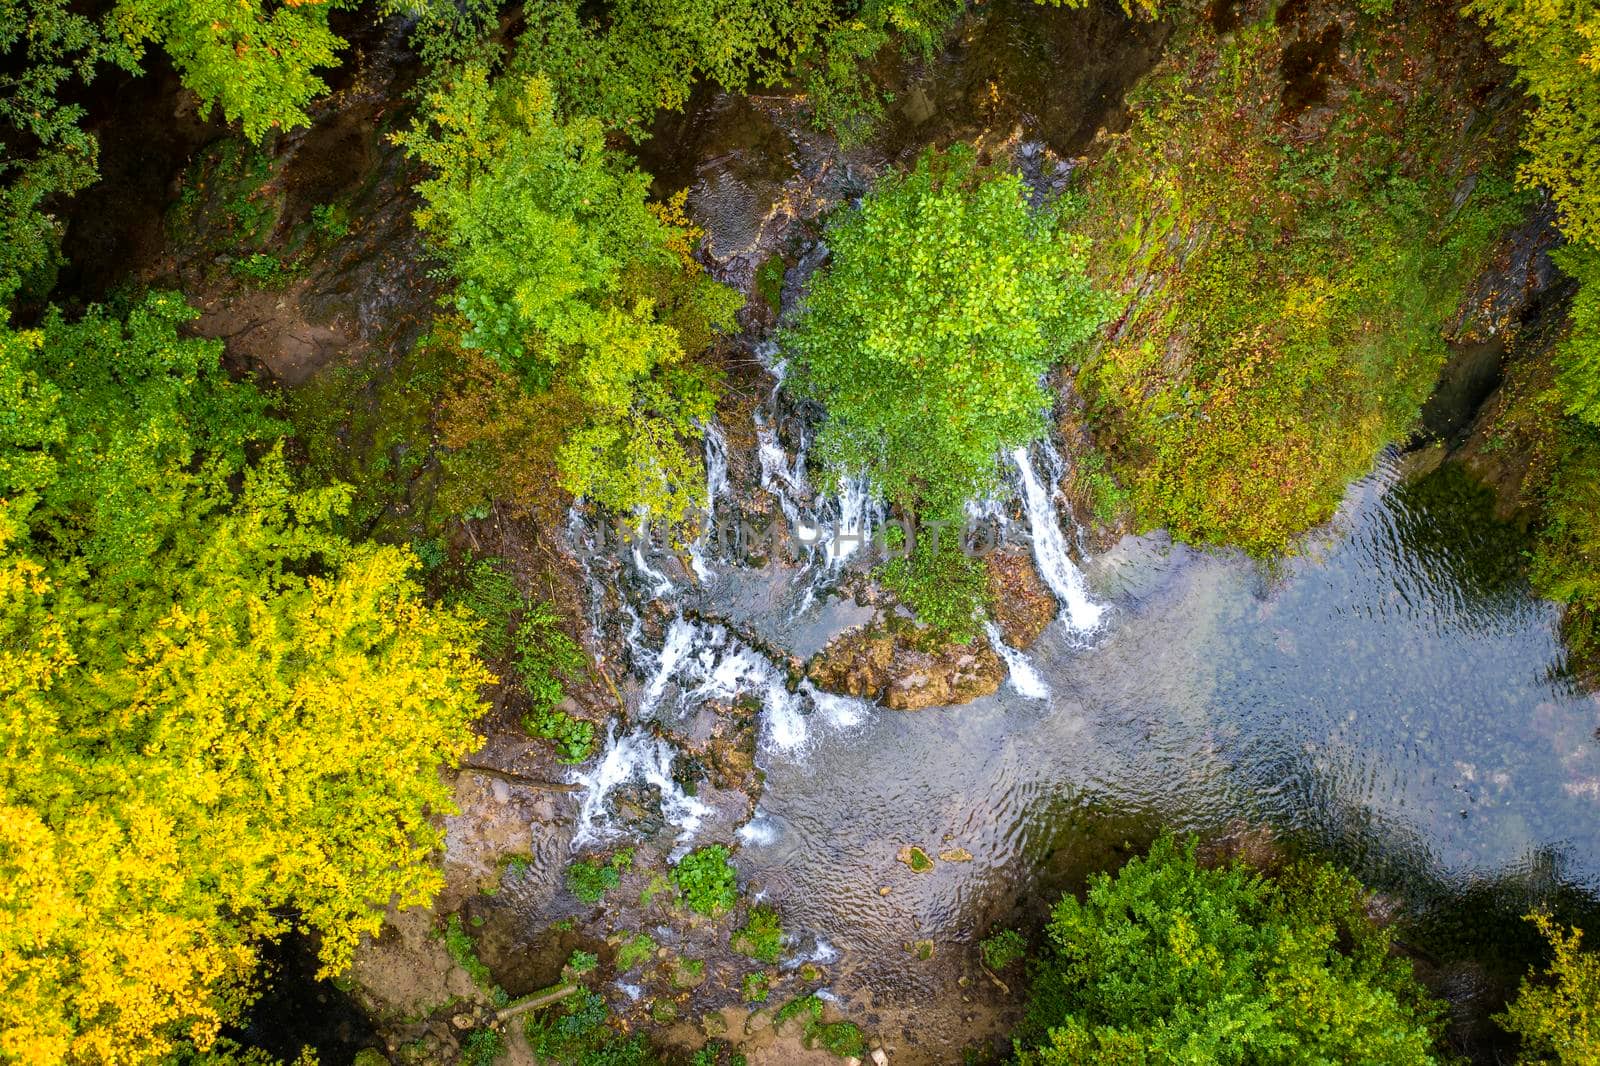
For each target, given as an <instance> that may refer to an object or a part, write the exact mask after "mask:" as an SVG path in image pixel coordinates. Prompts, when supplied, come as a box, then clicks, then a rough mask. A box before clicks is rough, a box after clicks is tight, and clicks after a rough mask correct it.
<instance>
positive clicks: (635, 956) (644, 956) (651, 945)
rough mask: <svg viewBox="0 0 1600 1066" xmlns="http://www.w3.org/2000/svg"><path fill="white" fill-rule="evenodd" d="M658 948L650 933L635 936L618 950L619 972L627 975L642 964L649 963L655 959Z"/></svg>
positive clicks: (623, 943) (628, 939)
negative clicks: (627, 972)
mask: <svg viewBox="0 0 1600 1066" xmlns="http://www.w3.org/2000/svg"><path fill="white" fill-rule="evenodd" d="M658 946H659V945H657V944H656V942H655V938H654V937H652V936H651V935H650V934H649V933H635V934H633V936H631V937H629V938H627V939H626V940H624V941H623V942H622V943H621V945H619V946H618V948H617V971H618V972H619V973H625V972H626V971H628V970H631V969H633V968H634V967H635V966H638V965H639V964H641V963H645V962H649V961H650V960H651V959H652V958H654V957H655V954H656V949H657V947H658Z"/></svg>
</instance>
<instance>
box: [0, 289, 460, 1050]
mask: <svg viewBox="0 0 1600 1066" xmlns="http://www.w3.org/2000/svg"><path fill="white" fill-rule="evenodd" d="M190 314H192V312H189V311H188V310H187V309H186V308H184V307H183V305H182V304H181V302H179V301H176V300H175V299H173V298H172V297H169V296H155V297H152V298H151V299H150V300H148V301H147V302H146V303H145V304H143V305H142V306H141V307H139V308H137V309H136V310H135V311H134V312H133V313H132V314H131V315H130V316H129V318H128V320H127V322H126V323H119V322H117V321H116V320H114V319H112V318H110V317H109V316H108V315H107V314H105V313H104V312H103V311H99V310H91V311H90V312H89V313H88V314H87V315H86V316H85V317H84V319H83V320H82V321H81V322H78V323H68V322H66V321H65V320H64V319H62V318H61V317H60V316H55V315H52V316H50V317H48V318H47V319H46V320H45V322H44V325H43V327H42V328H41V329H40V330H37V331H27V332H20V333H19V332H13V331H9V330H0V396H3V397H4V399H5V400H6V408H5V415H4V416H3V417H0V708H3V711H0V885H3V887H0V991H3V995H0V1053H3V1054H4V1056H5V1057H7V1058H15V1059H16V1060H18V1061H21V1062H25V1063H29V1064H34V1063H37V1064H39V1066H44V1064H46V1063H56V1062H62V1061H74V1062H102V1061H104V1062H112V1061H116V1062H146V1061H159V1060H160V1059H162V1058H163V1056H164V1055H166V1054H167V1053H168V1052H169V1051H170V1050H172V1049H173V1048H174V1047H175V1046H176V1044H177V1043H179V1042H180V1041H188V1042H191V1043H193V1044H194V1045H196V1046H197V1047H199V1048H201V1049H205V1048H207V1047H209V1046H211V1044H212V1042H213V1041H214V1039H215V1038H216V1036H217V1033H218V1030H219V1027H220V1026H221V1025H222V1024H224V1023H226V1022H227V1021H229V1020H230V1019H232V1018H234V1017H236V1016H237V1013H238V1011H239V1010H240V1008H241V1007H242V1005H243V1004H244V1003H245V1002H246V1001H247V1000H248V998H249V982H248V979H249V975H250V971H251V970H252V968H253V964H254V958H255V954H254V948H253V942H254V941H255V940H256V939H257V938H259V937H262V936H272V935H276V934H278V933H280V932H282V931H283V930H285V929H287V928H289V927H290V926H291V925H297V926H300V927H302V928H305V929H307V930H310V931H314V932H316V933H318V934H319V935H320V940H321V945H322V962H323V964H324V968H325V969H326V970H327V971H330V972H331V971H337V970H340V969H342V968H343V967H344V966H345V965H346V963H347V962H348V960H349V958H350V953H351V951H352V950H353V948H354V947H355V944H356V942H357V940H358V939H359V938H360V937H361V936H363V935H369V934H373V933H375V932H376V931H377V929H378V926H379V923H380V921H381V917H382V914H383V911H384V909H385V908H387V907H388V906H389V905H390V904H391V903H392V902H395V901H398V902H399V903H400V904H401V905H411V904H417V903H422V902H425V901H427V900H428V899H430V898H431V897H432V895H433V893H434V892H435V891H436V890H437V889H438V887H439V886H440V884H441V880H442V879H441V876H440V874H439V872H438V871H437V869H435V868H434V867H433V865H432V864H431V863H430V861H429V857H430V854H431V853H432V852H433V851H434V850H435V849H436V848H437V847H438V845H439V843H440V841H441V834H440V830H439V829H438V828H437V826H436V824H435V822H434V816H435V815H436V814H437V813H439V812H441V811H448V810H449V809H450V806H451V793H450V789H449V787H448V785H447V783H446V781H445V780H444V779H443V778H441V776H440V775H439V773H438V769H439V766H440V764H441V763H447V762H451V761H453V760H455V759H457V758H459V757H460V756H461V755H463V754H464V753H465V752H466V751H468V750H470V749H471V748H472V747H473V746H475V745H476V743H477V738H476V737H475V736H474V735H473V733H472V731H471V723H472V721H473V720H474V719H475V718H476V717H477V716H478V715H479V714H480V713H481V711H482V709H483V707H482V704H481V702H480V698H479V695H478V693H479V689H480V688H481V687H482V686H483V685H484V684H486V683H487V682H488V681H489V680H490V679H489V677H488V676H487V674H486V673H485V672H484V670H483V668H482V667H481V666H480V665H478V662H477V659H476V657H475V649H476V633H475V627H474V625H473V624H472V623H471V622H470V621H469V620H468V619H467V618H466V616H465V615H464V614H459V613H455V612H450V611H443V610H439V609H437V608H434V607H431V606H430V605H429V604H427V603H426V602H425V601H424V600H423V598H422V594H421V590H420V589H419V588H418V587H417V585H416V584H415V582H414V581H413V580H412V578H411V576H410V574H411V571H412V569H413V568H414V566H415V559H414V558H413V557H412V556H411V554H410V553H409V552H407V551H405V550H402V549H397V548H393V547H386V546H378V545H373V544H353V543H350V542H349V541H347V540H345V539H344V538H342V537H341V536H339V535H338V534H337V533H335V532H334V531H333V528H332V526H333V522H334V520H335V518H336V517H337V516H338V514H339V512H340V511H341V510H342V509H343V508H345V507H346V506H348V501H349V495H350V494H349V490H348V489H346V488H343V487H333V488H327V489H320V490H311V491H307V490H298V489H296V488H295V487H294V486H293V485H292V484H291V482H290V479H289V475H288V471H287V469H286V467H285V465H284V462H283V460H282V458H281V456H280V454H279V452H278V450H277V449H276V448H273V449H272V450H270V451H268V452H267V454H266V455H265V457H264V458H262V459H261V460H260V461H259V462H256V463H254V464H250V463H247V462H246V454H247V451H248V450H250V449H252V447H259V446H268V445H271V444H272V442H273V440H274V438H275V436H276V429H277V427H276V424H275V423H273V422H271V421H270V420H268V419H266V418H265V417H264V416H263V415H262V410H263V408H264V403H265V401H264V399H263V398H262V397H260V396H259V395H257V394H255V391H254V389H253V388H252V387H251V386H249V385H246V384H235V383H232V382H230V381H229V380H228V379H227V377H226V375H224V374H222V373H221V371H220V370H219V368H218V366H217V356H218V354H219V345H217V344H216V343H215V342H209V341H200V340H180V339H179V338H178V337H177V333H176V330H177V326H178V324H179V323H181V322H182V321H183V320H184V319H185V318H186V317H188V316H189V315H190Z"/></svg>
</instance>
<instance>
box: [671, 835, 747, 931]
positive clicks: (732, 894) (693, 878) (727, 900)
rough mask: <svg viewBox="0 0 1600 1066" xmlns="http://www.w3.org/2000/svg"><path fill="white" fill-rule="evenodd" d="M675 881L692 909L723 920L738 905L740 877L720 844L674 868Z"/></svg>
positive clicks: (695, 852)
mask: <svg viewBox="0 0 1600 1066" xmlns="http://www.w3.org/2000/svg"><path fill="white" fill-rule="evenodd" d="M672 880H673V883H675V884H676V885H677V886H678V892H679V893H680V894H681V895H682V897H683V901H684V902H685V903H686V904H688V906H689V909H690V910H692V911H695V912H696V913H698V914H704V915H706V916H707V917H709V918H716V917H720V916H721V915H723V914H725V913H727V912H728V911H730V910H732V909H733V906H734V904H736V903H738V902H739V876H738V874H737V873H735V872H734V869H733V864H732V863H730V862H729V861H728V849H727V848H725V847H723V846H722V845H721V844H712V845H709V846H707V847H703V848H697V849H696V850H694V851H691V852H690V853H689V854H687V855H685V856H684V857H683V858H682V859H680V860H679V861H678V865H677V866H675V867H673V870H672Z"/></svg>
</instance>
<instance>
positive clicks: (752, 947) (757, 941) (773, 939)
mask: <svg viewBox="0 0 1600 1066" xmlns="http://www.w3.org/2000/svg"><path fill="white" fill-rule="evenodd" d="M730 946H731V947H732V948H733V950H734V951H737V952H738V953H739V954H741V955H748V956H749V957H750V958H752V959H755V960H756V961H757V962H765V963H775V962H777V961H778V957H779V956H780V955H782V954H783V925H782V923H780V922H779V921H778V912H777V911H776V910H775V909H773V908H772V907H753V908H751V910H750V918H749V920H748V921H747V922H745V925H744V928H743V929H740V930H739V931H738V932H737V933H734V934H733V939H732V941H730Z"/></svg>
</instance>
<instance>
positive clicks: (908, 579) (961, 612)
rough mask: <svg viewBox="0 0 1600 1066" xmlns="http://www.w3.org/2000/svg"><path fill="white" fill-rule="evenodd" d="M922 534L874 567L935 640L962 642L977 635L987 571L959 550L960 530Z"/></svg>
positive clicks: (986, 599)
mask: <svg viewBox="0 0 1600 1066" xmlns="http://www.w3.org/2000/svg"><path fill="white" fill-rule="evenodd" d="M943 532H944V533H945V535H944V536H941V537H938V538H937V542H936V541H935V538H934V537H933V536H932V535H931V534H929V533H928V532H926V531H925V532H924V534H923V535H921V536H919V537H918V538H917V543H916V546H915V547H913V548H912V550H911V552H910V554H909V555H905V556H902V557H900V558H898V559H891V560H890V561H889V562H887V563H885V564H883V566H881V567H879V568H878V571H877V577H878V580H879V581H880V582H881V583H882V584H883V587H884V588H886V589H888V590H889V591H890V592H893V593H894V594H895V595H896V596H898V597H900V599H901V601H902V602H904V603H905V604H906V606H908V607H910V608H911V609H912V610H914V611H916V612H917V619H918V620H919V621H921V622H922V623H923V624H924V625H926V626H928V627H929V628H930V629H932V630H933V632H934V633H935V634H937V635H938V636H939V637H940V638H941V639H944V640H949V641H952V642H956V643H964V642H966V641H969V640H972V639H973V638H974V637H976V636H977V635H978V632H979V630H980V628H981V626H982V622H983V618H984V615H985V613H986V609H987V607H988V602H989V579H988V572H987V571H986V570H985V569H984V565H983V563H982V562H981V561H979V560H978V559H976V558H973V557H972V556H970V555H968V554H966V552H964V551H963V550H962V548H961V544H960V543H959V541H960V535H961V534H960V530H959V529H957V528H951V529H948V530H945V531H943Z"/></svg>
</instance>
